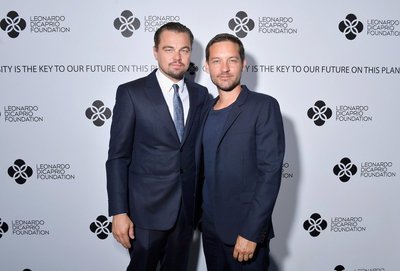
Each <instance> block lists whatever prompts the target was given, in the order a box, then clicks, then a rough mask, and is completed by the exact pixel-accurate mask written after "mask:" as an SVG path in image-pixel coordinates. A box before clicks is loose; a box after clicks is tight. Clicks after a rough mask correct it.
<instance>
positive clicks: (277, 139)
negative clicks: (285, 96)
mask: <svg viewBox="0 0 400 271" xmlns="http://www.w3.org/2000/svg"><path fill="white" fill-rule="evenodd" d="M284 152H285V136H284V130H283V122H282V115H281V112H280V108H279V104H278V102H277V101H276V100H275V99H269V100H268V101H267V102H265V103H264V106H263V107H262V109H261V110H260V112H259V115H258V119H257V123H256V155H257V157H256V158H257V170H258V179H257V184H256V189H255V195H254V197H253V200H252V202H251V205H250V207H249V209H248V215H247V218H246V219H245V221H244V223H243V225H242V228H241V232H240V233H239V234H240V235H241V236H242V237H244V238H246V239H248V240H251V241H254V242H263V241H264V240H265V239H266V238H268V236H267V235H268V234H269V233H271V231H272V228H271V227H272V222H271V216H272V211H273V208H274V205H275V202H276V199H277V196H278V192H279V188H280V184H281V174H282V163H283V157H284Z"/></svg>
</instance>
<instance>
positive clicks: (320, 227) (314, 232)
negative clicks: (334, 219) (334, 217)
mask: <svg viewBox="0 0 400 271" xmlns="http://www.w3.org/2000/svg"><path fill="white" fill-rule="evenodd" d="M327 226H328V223H327V222H326V220H325V219H323V218H322V217H321V215H320V214H318V213H314V214H312V215H311V216H310V218H309V219H307V220H306V221H304V223H303V228H304V229H305V230H306V231H308V233H309V234H310V235H311V236H312V237H317V236H318V235H320V234H321V232H322V231H324V230H325V229H326V227H327Z"/></svg>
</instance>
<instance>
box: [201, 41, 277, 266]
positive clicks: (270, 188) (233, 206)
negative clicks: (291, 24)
mask: <svg viewBox="0 0 400 271" xmlns="http://www.w3.org/2000/svg"><path fill="white" fill-rule="evenodd" d="M245 64H246V62H245V52H244V48H243V44H242V42H241V41H240V40H239V39H238V38H236V37H235V36H233V35H230V34H219V35H217V36H215V37H214V38H213V39H211V41H210V42H209V43H208V45H207V47H206V71H207V72H208V73H209V74H210V77H211V80H212V82H213V83H214V84H215V85H216V87H217V89H218V94H219V96H218V97H217V98H216V99H215V100H214V101H212V102H211V103H210V104H209V105H208V107H206V110H205V116H204V120H203V124H202V132H201V137H200V138H199V140H198V148H197V149H198V150H200V149H201V150H202V151H201V152H198V154H199V155H196V157H197V159H202V161H203V163H204V184H203V218H202V230H203V233H202V238H203V249H204V254H205V258H206V263H207V269H208V270H209V271H210V270H216V271H222V270H223V271H226V270H267V269H268V265H269V240H270V239H271V238H272V237H273V236H274V233H273V229H272V222H271V215H272V211H273V208H274V205H275V201H276V199H277V196H278V191H279V187H280V181H281V170H282V163H283V157H284V149H285V141H284V131H283V124H282V116H281V112H280V109H279V104H278V102H277V101H276V100H275V99H274V98H273V97H271V96H268V95H265V94H260V93H256V92H252V91H250V90H249V89H248V88H247V87H246V86H245V85H241V83H240V79H241V73H242V71H243V68H244V66H245ZM200 145H201V147H200Z"/></svg>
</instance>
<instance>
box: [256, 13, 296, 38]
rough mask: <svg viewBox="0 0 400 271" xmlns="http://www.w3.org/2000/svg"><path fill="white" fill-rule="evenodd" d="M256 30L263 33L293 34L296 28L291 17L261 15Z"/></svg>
mask: <svg viewBox="0 0 400 271" xmlns="http://www.w3.org/2000/svg"><path fill="white" fill-rule="evenodd" d="M258 32H259V33H263V34H281V35H294V34H297V32H298V29H297V28H296V27H295V25H294V19H293V17H290V16H289V17H286V16H275V17H273V16H262V17H259V18H258Z"/></svg>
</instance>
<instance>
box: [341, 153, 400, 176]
mask: <svg viewBox="0 0 400 271" xmlns="http://www.w3.org/2000/svg"><path fill="white" fill-rule="evenodd" d="M357 165H358V166H357ZM357 165H356V164H355V163H353V162H352V161H351V159H350V158H348V157H344V158H342V159H341V160H340V162H339V163H338V164H336V165H335V166H334V167H333V173H334V174H335V175H336V176H338V178H339V180H340V181H341V182H348V181H349V180H350V179H352V178H353V177H356V176H357V177H359V178H360V179H367V180H382V179H384V180H394V178H395V177H396V175H397V172H396V170H395V168H394V166H393V162H392V161H365V162H361V163H360V164H357ZM358 172H359V175H356V174H357V173H358Z"/></svg>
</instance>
